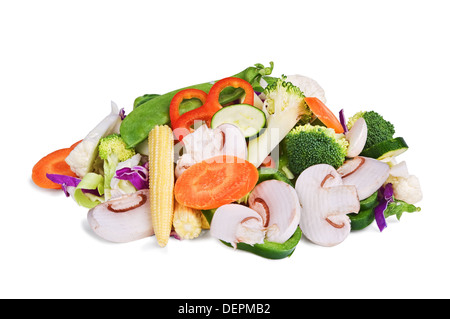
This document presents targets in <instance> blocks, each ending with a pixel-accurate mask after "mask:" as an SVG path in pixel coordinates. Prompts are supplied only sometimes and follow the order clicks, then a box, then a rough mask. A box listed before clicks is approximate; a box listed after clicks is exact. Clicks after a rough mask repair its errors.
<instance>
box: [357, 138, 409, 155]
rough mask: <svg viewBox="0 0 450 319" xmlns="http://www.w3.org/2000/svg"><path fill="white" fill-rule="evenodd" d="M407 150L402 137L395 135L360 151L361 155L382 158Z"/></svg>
mask: <svg viewBox="0 0 450 319" xmlns="http://www.w3.org/2000/svg"><path fill="white" fill-rule="evenodd" d="M406 150H408V144H406V142H405V140H404V139H403V137H396V138H392V139H389V140H385V141H383V142H380V143H377V144H375V145H373V146H371V147H369V148H367V149H365V150H363V151H362V152H361V154H360V155H361V156H366V157H371V158H376V159H378V160H382V159H385V158H389V157H395V156H398V155H400V154H402V153H403V152H406Z"/></svg>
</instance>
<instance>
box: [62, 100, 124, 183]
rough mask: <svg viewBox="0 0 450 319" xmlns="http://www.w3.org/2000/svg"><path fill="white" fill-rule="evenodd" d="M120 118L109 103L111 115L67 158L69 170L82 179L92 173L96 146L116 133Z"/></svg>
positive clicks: (113, 104) (114, 104) (112, 104)
mask: <svg viewBox="0 0 450 319" xmlns="http://www.w3.org/2000/svg"><path fill="white" fill-rule="evenodd" d="M121 121H122V120H121V117H120V114H119V108H118V107H117V105H116V103H114V102H113V101H111V113H110V114H109V115H108V116H106V117H105V118H104V119H103V120H102V121H101V122H100V123H98V124H97V126H96V127H95V128H94V129H93V130H92V131H90V132H89V134H88V135H87V136H86V137H85V138H84V139H83V141H82V142H81V143H80V144H78V145H77V146H76V147H75V148H74V149H73V150H72V152H71V153H70V154H69V156H67V158H66V163H67V164H68V165H69V166H70V169H71V170H72V171H73V172H74V173H75V174H77V176H78V177H81V178H83V177H84V176H85V175H86V174H87V173H89V172H90V171H92V166H93V164H94V161H95V159H96V157H97V154H98V150H97V146H98V143H99V142H100V139H101V138H102V137H105V136H108V135H110V134H112V133H117V130H118V127H120V123H121Z"/></svg>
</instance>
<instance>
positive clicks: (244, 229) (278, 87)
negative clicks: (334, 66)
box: [32, 62, 422, 259]
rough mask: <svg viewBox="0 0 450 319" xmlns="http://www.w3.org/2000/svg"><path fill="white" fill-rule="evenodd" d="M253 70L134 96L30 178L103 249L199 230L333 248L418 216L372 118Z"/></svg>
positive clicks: (242, 242) (381, 127) (258, 248)
mask: <svg viewBox="0 0 450 319" xmlns="http://www.w3.org/2000/svg"><path fill="white" fill-rule="evenodd" d="M272 70H273V63H272V62H271V63H270V67H264V66H263V65H261V64H256V65H255V66H252V67H249V68H247V69H245V70H244V71H242V72H240V73H238V74H235V75H233V76H231V77H226V78H223V79H220V80H218V81H212V82H206V83H202V84H197V85H193V86H190V87H187V88H182V89H178V90H175V91H172V92H169V93H165V94H145V95H143V96H140V97H138V98H136V99H135V101H134V105H133V110H132V111H131V112H130V113H129V114H128V115H127V114H125V111H124V109H119V108H118V107H117V106H116V105H115V104H114V103H113V102H112V110H111V113H110V114H109V115H107V116H106V117H105V118H104V119H103V120H102V121H101V122H99V123H98V125H97V126H96V127H94V128H93V129H92V130H91V132H89V133H88V134H87V136H86V137H85V138H84V139H83V140H81V141H79V142H77V143H74V144H73V145H71V146H70V147H67V148H63V149H60V150H57V151H55V152H52V153H50V154H48V155H47V156H45V157H44V158H42V159H41V160H40V161H39V162H38V163H37V164H36V165H35V166H34V167H33V172H32V179H33V181H34V182H35V184H36V185H38V186H39V187H42V188H48V189H62V190H63V191H64V192H65V194H66V196H67V197H71V198H73V199H74V200H75V202H76V203H78V204H79V205H80V206H83V207H85V208H87V209H89V211H88V215H87V218H88V222H89V225H90V227H91V229H92V231H93V232H94V233H96V234H97V235H98V236H100V237H102V238H104V239H106V240H108V241H112V242H120V243H123V242H130V241H134V240H138V239H142V238H146V237H150V236H154V237H155V238H156V240H157V242H158V244H159V245H160V246H161V247H164V246H166V245H167V243H168V241H169V239H170V237H174V238H176V239H194V238H197V237H199V236H200V235H201V234H203V233H205V232H209V233H210V235H211V236H212V237H215V238H217V239H218V240H220V241H221V242H222V243H224V244H226V245H228V246H230V247H233V248H235V249H242V250H246V251H250V252H252V253H254V254H257V255H260V256H263V257H266V258H272V259H280V258H284V257H287V256H290V255H291V254H292V253H293V252H294V250H295V248H296V246H297V244H298V242H299V240H300V238H301V237H302V235H304V236H305V237H306V238H307V239H308V240H309V241H311V242H313V243H315V244H318V245H322V246H334V245H337V244H339V243H341V242H342V241H343V240H344V239H345V238H346V237H347V236H348V235H349V234H350V232H351V231H356V230H361V229H363V228H366V227H367V226H369V225H370V224H371V223H372V222H374V221H375V222H376V224H377V226H378V228H379V230H380V231H382V230H383V229H384V228H385V227H386V226H387V224H386V218H387V217H389V216H392V215H396V217H397V218H398V219H400V217H401V216H402V214H403V213H404V212H409V213H412V212H417V211H420V207H417V206H416V204H417V203H418V202H419V201H420V200H421V199H422V192H421V188H420V183H419V181H418V179H417V177H416V176H415V175H411V174H410V173H409V171H408V168H407V166H406V163H405V161H401V162H398V161H397V156H398V155H400V154H402V153H404V152H405V151H406V150H407V149H408V145H407V144H406V142H405V140H404V139H403V138H402V137H395V136H394V134H395V128H394V125H393V124H392V123H391V122H389V121H388V120H386V119H385V118H384V117H383V116H382V115H381V114H379V113H378V112H376V111H374V110H367V111H360V112H358V113H356V114H354V115H353V116H351V117H350V118H349V119H348V121H347V120H346V118H345V115H344V110H340V112H339V113H338V114H336V115H335V114H334V113H333V112H332V111H331V110H330V109H329V108H328V107H327V106H326V99H325V94H324V90H323V88H322V87H321V86H320V85H319V84H318V83H317V82H316V81H314V80H313V79H311V78H308V77H305V76H302V75H290V76H285V75H282V76H280V77H274V76H271V74H272Z"/></svg>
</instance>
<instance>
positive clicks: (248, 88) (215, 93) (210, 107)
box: [170, 77, 254, 141]
mask: <svg viewBox="0 0 450 319" xmlns="http://www.w3.org/2000/svg"><path fill="white" fill-rule="evenodd" d="M230 86H231V87H234V88H242V89H244V91H245V98H244V101H243V102H242V103H244V104H250V105H253V102H254V92H253V87H252V85H251V84H250V83H249V82H247V81H245V80H242V79H239V78H233V77H229V78H225V79H222V80H220V81H217V82H216V83H215V84H214V85H213V87H212V88H211V90H210V91H209V93H208V94H206V93H205V92H203V91H201V90H197V89H186V90H183V91H180V92H178V93H177V94H176V95H175V96H174V97H173V99H172V101H171V103H170V120H171V124H172V130H173V131H174V134H175V137H176V138H177V139H178V140H179V141H181V140H182V139H183V137H184V136H186V135H187V134H188V132H190V131H191V126H192V125H193V124H194V122H195V121H198V120H199V121H204V122H206V124H207V125H208V126H210V123H211V119H212V117H213V115H214V113H216V112H217V111H218V110H220V109H221V108H222V105H221V104H220V103H219V96H220V92H222V90H223V89H225V88H227V87H230ZM191 98H198V99H199V100H200V101H201V102H202V103H203V105H202V106H200V107H198V108H196V109H194V110H191V111H188V112H186V113H184V114H182V115H180V113H179V106H180V103H181V102H183V100H185V99H191Z"/></svg>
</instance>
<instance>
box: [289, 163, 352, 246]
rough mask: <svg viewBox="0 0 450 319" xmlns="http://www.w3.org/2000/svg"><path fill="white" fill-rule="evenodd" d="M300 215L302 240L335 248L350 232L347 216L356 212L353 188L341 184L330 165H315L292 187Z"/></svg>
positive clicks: (303, 173)
mask: <svg viewBox="0 0 450 319" xmlns="http://www.w3.org/2000/svg"><path fill="white" fill-rule="evenodd" d="M295 190H296V191H297V195H298V198H299V200H300V205H301V206H302V216H301V218H300V229H301V230H302V232H303V234H304V235H305V237H307V238H308V239H309V240H310V241H312V242H313V243H316V244H318V245H321V246H335V245H337V244H339V243H341V242H342V241H344V239H345V238H347V236H348V234H349V233H350V230H351V228H350V219H349V217H348V216H347V214H349V213H357V212H358V211H359V199H358V195H357V192H356V188H355V187H354V186H348V185H343V182H342V178H341V176H340V175H339V173H338V172H337V171H336V170H335V169H334V168H333V167H332V166H330V165H327V164H318V165H314V166H311V167H309V168H307V169H306V170H304V171H303V172H302V173H301V174H300V176H299V177H298V179H297V182H296V184H295Z"/></svg>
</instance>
